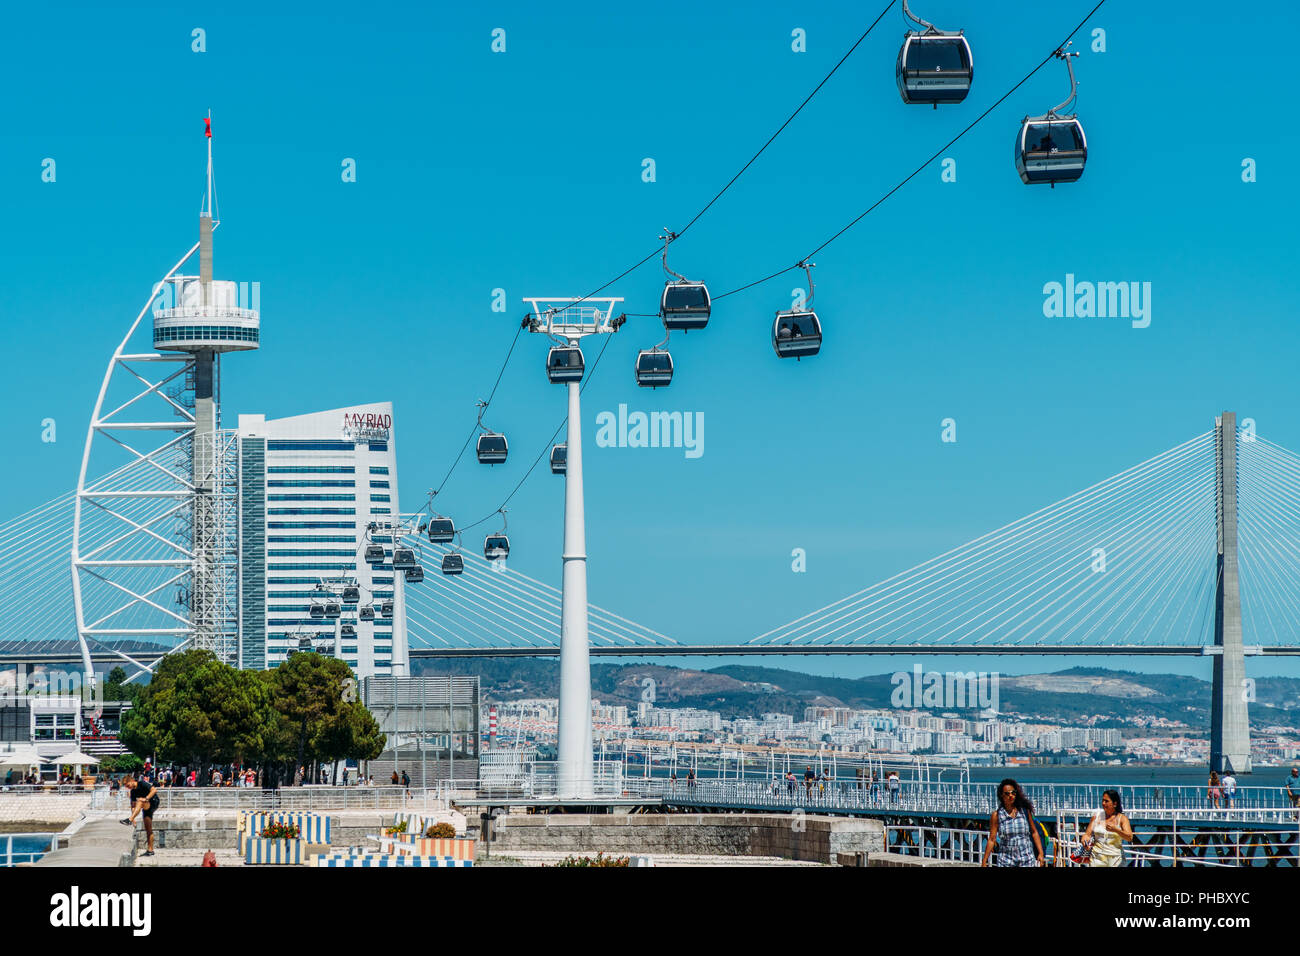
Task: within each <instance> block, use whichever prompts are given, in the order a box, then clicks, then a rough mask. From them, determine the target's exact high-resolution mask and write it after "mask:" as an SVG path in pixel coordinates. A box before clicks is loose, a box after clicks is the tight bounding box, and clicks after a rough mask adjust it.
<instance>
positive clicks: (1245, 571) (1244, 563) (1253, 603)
mask: <svg viewBox="0 0 1300 956" xmlns="http://www.w3.org/2000/svg"><path fill="white" fill-rule="evenodd" d="M1263 563H1264V561H1263V559H1261V561H1260V565H1261V567H1259V568H1258V569H1257V567H1256V562H1255V557H1254V555H1253V554H1251V553H1248V552H1246V551H1242V552H1241V553H1240V555H1239V557H1238V566H1239V568H1240V571H1241V609H1242V618H1243V627H1244V626H1245V624H1246V622H1247V621H1249V622H1251V623H1254V618H1255V615H1256V613H1260V614H1262V616H1263V618H1264V621H1265V623H1266V624H1267V625H1268V628H1269V630H1270V631H1272V632H1273V636H1274V639H1275V642H1277V643H1281V641H1280V639H1279V633H1278V630H1277V626H1276V625H1275V624H1274V623H1273V615H1272V612H1271V610H1270V609H1271V608H1272V607H1276V608H1278V609H1279V610H1280V609H1281V608H1282V606H1283V605H1284V604H1285V603H1286V601H1285V599H1284V598H1281V597H1280V596H1279V594H1278V592H1277V591H1276V590H1275V588H1274V587H1273V585H1272V583H1271V582H1270V580H1269V577H1268V575H1267V573H1266V572H1265V571H1264V570H1263V567H1262V565H1263ZM1292 613H1293V615H1295V614H1296V613H1297V612H1296V611H1293V612H1292ZM1293 619H1294V617H1293Z"/></svg>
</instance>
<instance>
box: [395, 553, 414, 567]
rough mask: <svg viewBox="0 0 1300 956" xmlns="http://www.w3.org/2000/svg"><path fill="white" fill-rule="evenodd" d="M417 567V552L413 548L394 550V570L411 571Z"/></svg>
mask: <svg viewBox="0 0 1300 956" xmlns="http://www.w3.org/2000/svg"><path fill="white" fill-rule="evenodd" d="M413 567H415V551H414V550H412V549H411V548H393V570H394V571H409V570H410V569H411V568H413Z"/></svg>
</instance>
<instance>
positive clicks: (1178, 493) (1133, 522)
mask: <svg viewBox="0 0 1300 956" xmlns="http://www.w3.org/2000/svg"><path fill="white" fill-rule="evenodd" d="M1197 483H1198V482H1197V480H1196V478H1195V477H1193V479H1192V480H1191V481H1189V482H1188V483H1187V487H1195V486H1196V484H1197ZM1165 497H1166V498H1169V499H1170V500H1172V501H1178V500H1180V499H1181V498H1184V497H1185V496H1184V495H1183V489H1182V488H1181V487H1180V488H1176V489H1173V490H1171V491H1170V492H1169V493H1168V494H1167V495H1166V496H1165ZM1162 501H1163V499H1162ZM1183 507H1184V508H1186V507H1187V504H1186V503H1185V502H1184V505H1183ZM1146 520H1147V519H1146V516H1139V517H1136V518H1132V519H1130V520H1129V521H1127V522H1126V523H1125V524H1123V525H1121V527H1120V528H1118V529H1115V531H1114V533H1115V534H1127V533H1128V532H1130V531H1136V530H1139V529H1141V528H1143V527H1148V526H1149V525H1148V524H1144V523H1143V522H1144V521H1146ZM1078 561H1079V557H1078V556H1076V555H1069V556H1066V558H1065V560H1064V561H1062V562H1060V563H1057V564H1056V565H1055V566H1053V567H1052V568H1050V569H1049V570H1048V571H1047V572H1046V574H1045V577H1046V582H1047V583H1044V584H1040V585H1039V586H1037V587H1032V586H1031V585H1032V582H1031V583H1030V584H1026V585H1024V586H1022V587H1020V588H1018V589H1017V590H1016V591H1013V592H1011V594H1009V595H1007V596H1005V597H1004V598H1003V599H1002V601H1001V602H999V603H998V604H996V605H994V606H992V607H991V608H988V609H987V610H986V611H982V612H981V613H980V614H977V615H976V616H975V617H974V618H973V619H972V618H968V619H967V620H966V621H962V622H960V623H959V624H958V625H957V626H956V628H953V629H950V630H948V631H947V632H945V633H944V634H943V635H941V636H940V637H939V638H938V639H937V640H936V643H943V642H944V640H945V639H946V638H947V637H948V636H949V635H951V634H953V633H954V631H956V630H962V629H967V628H971V627H975V626H976V625H977V622H979V621H980V620H981V619H982V618H984V617H985V615H987V614H988V613H989V612H991V611H997V610H998V609H999V608H1000V607H1001V606H1002V605H1005V604H1007V603H1009V602H1012V601H1014V600H1015V599H1016V598H1018V597H1020V596H1021V595H1024V597H1023V598H1021V602H1020V603H1021V604H1022V605H1023V604H1024V602H1026V601H1030V600H1036V599H1037V598H1038V597H1039V595H1041V597H1042V598H1043V599H1051V598H1053V597H1054V596H1055V595H1056V594H1057V593H1058V592H1059V591H1060V590H1061V589H1062V588H1063V587H1065V585H1066V582H1062V583H1061V584H1058V585H1057V586H1056V587H1055V588H1052V589H1051V590H1046V588H1047V586H1048V584H1050V583H1051V581H1052V580H1053V579H1054V578H1055V576H1057V575H1059V574H1060V573H1061V571H1062V570H1064V569H1067V568H1070V567H1077V563H1078ZM1078 586H1079V585H1078V584H1076V585H1075V587H1076V588H1077V587H1078ZM1073 590H1074V588H1071V590H1070V591H1067V592H1066V593H1067V594H1069V593H1072V592H1073ZM1044 592H1045V593H1044ZM1003 613H1005V612H1003ZM1023 613H1024V610H1021V611H1020V612H1018V613H1017V614H1016V615H1014V616H1013V617H1012V618H1011V619H1010V621H1008V622H1007V623H1008V624H1009V623H1010V622H1011V621H1014V620H1015V619H1016V618H1017V617H1019V616H1020V615H1021V614H1023ZM1000 616H1001V614H998V615H996V616H994V617H993V618H992V619H991V620H989V622H988V624H987V625H986V626H995V622H996V621H997V620H998V618H999V617H1000ZM941 626H942V625H941ZM963 639H964V638H959V639H958V640H963Z"/></svg>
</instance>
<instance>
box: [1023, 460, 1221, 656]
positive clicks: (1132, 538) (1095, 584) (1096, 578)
mask: <svg viewBox="0 0 1300 956" xmlns="http://www.w3.org/2000/svg"><path fill="white" fill-rule="evenodd" d="M1198 489H1199V490H1200V491H1201V492H1203V493H1202V494H1197V493H1196V492H1197V491H1198ZM1189 492H1190V493H1189ZM1165 497H1166V498H1168V499H1169V500H1170V502H1171V503H1172V505H1173V507H1172V509H1164V510H1162V511H1161V512H1159V513H1158V514H1157V515H1156V516H1154V517H1150V516H1148V515H1146V514H1140V515H1139V516H1138V517H1137V518H1135V519H1133V520H1131V521H1130V522H1129V523H1128V524H1127V525H1126V526H1124V527H1121V528H1114V529H1111V528H1107V529H1104V530H1103V531H1102V534H1101V535H1100V536H1092V537H1093V540H1094V542H1095V541H1096V539H1097V537H1107V536H1115V535H1119V534H1121V533H1122V534H1123V535H1124V539H1123V540H1121V541H1120V542H1119V543H1118V545H1111V546H1110V547H1109V548H1108V550H1107V554H1106V558H1107V564H1108V567H1107V571H1106V573H1105V574H1100V573H1097V572H1093V573H1091V574H1089V575H1088V576H1087V577H1084V578H1083V580H1082V582H1080V583H1078V584H1076V586H1075V588H1071V589H1070V591H1067V592H1066V593H1067V595H1068V594H1070V593H1073V591H1075V590H1076V589H1077V588H1079V587H1081V586H1084V584H1085V583H1086V585H1087V586H1086V587H1084V591H1083V592H1082V593H1081V594H1080V595H1078V598H1079V599H1081V600H1095V599H1096V598H1099V597H1101V596H1102V595H1104V594H1105V592H1107V591H1108V590H1109V589H1111V588H1112V587H1114V586H1116V585H1118V584H1119V583H1127V582H1126V581H1125V578H1124V577H1122V576H1121V575H1119V574H1116V573H1112V571H1111V569H1110V567H1109V565H1110V563H1111V562H1112V561H1113V560H1114V559H1116V558H1128V557H1129V555H1130V554H1133V555H1134V556H1135V559H1134V566H1133V567H1132V571H1131V573H1132V574H1134V575H1138V574H1140V572H1141V571H1143V570H1144V569H1145V568H1146V567H1147V565H1148V564H1149V562H1148V561H1145V560H1144V556H1146V555H1148V554H1149V553H1150V551H1151V549H1150V547H1149V543H1150V542H1151V541H1153V540H1154V541H1160V540H1164V539H1165V536H1166V534H1167V532H1168V531H1169V530H1170V526H1171V524H1172V523H1173V522H1175V521H1176V520H1179V519H1187V518H1191V517H1193V516H1194V515H1195V514H1197V513H1198V511H1200V510H1203V509H1204V508H1205V507H1206V506H1207V505H1208V503H1209V501H1210V500H1211V497H1212V496H1211V495H1210V494H1209V493H1208V492H1206V491H1205V487H1204V483H1203V482H1202V481H1201V480H1200V479H1199V477H1198V476H1193V478H1192V479H1191V480H1189V481H1187V482H1185V483H1184V484H1183V485H1182V486H1179V487H1176V488H1173V489H1171V490H1170V491H1169V492H1168V494H1167V495H1166V496H1165ZM1189 527H1190V524H1189ZM1193 530H1194V529H1193ZM1107 540H1109V537H1107ZM1144 544H1147V545H1148V548H1147V550H1145V551H1138V550H1137V548H1138V547H1139V546H1141V545H1144ZM1085 546H1086V545H1085ZM1089 565H1090V562H1089ZM1061 587H1064V583H1063V584H1062V585H1060V586H1058V587H1057V588H1056V589H1054V590H1053V591H1052V592H1050V594H1049V596H1052V595H1055V594H1056V593H1057V592H1058V591H1059V590H1060V589H1061ZM1093 588H1096V589H1097V591H1098V592H1099V593H1098V594H1096V595H1090V594H1089V591H1090V590H1091V589H1093ZM1041 590H1042V588H1041V587H1040V588H1038V589H1036V591H1034V592H1031V596H1032V594H1036V593H1037V591H1041ZM1048 606H1049V605H1048V604H1047V603H1046V602H1043V603H1040V604H1039V605H1038V610H1037V611H1035V613H1034V614H1033V615H1031V617H1030V618H1029V619H1028V620H1027V621H1026V622H1025V624H1029V623H1030V622H1032V621H1033V620H1034V619H1035V618H1037V617H1038V616H1039V615H1041V614H1042V613H1043V612H1044V611H1045V610H1046V609H1047V607H1048ZM1065 606H1066V605H1062V607H1061V608H1058V610H1057V612H1054V613H1053V614H1052V615H1051V616H1050V617H1048V618H1047V620H1046V621H1044V622H1043V624H1046V623H1047V622H1048V621H1050V620H1052V618H1053V617H1055V616H1056V614H1057V613H1059V612H1060V610H1062V609H1063V608H1064V607H1065ZM1023 613H1025V612H1024V610H1021V611H1020V612H1019V614H1017V615H1016V616H1017V617H1018V616H1019V615H1020V614H1023ZM1054 630H1055V629H1053V631H1051V632H1049V634H1050V633H1053V632H1054Z"/></svg>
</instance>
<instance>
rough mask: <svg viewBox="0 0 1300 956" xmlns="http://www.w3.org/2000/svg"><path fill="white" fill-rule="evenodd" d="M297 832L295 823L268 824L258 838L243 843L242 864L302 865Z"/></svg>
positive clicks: (300, 844) (299, 840)
mask: <svg viewBox="0 0 1300 956" xmlns="http://www.w3.org/2000/svg"><path fill="white" fill-rule="evenodd" d="M299 832H300V831H299V829H298V824H296V823H282V822H279V821H275V822H272V823H268V824H267V825H266V826H265V827H263V828H262V833H261V835H260V836H259V837H258V838H256V839H251V840H245V841H244V862H245V863H252V864H257V863H302V843H303V841H302V840H301V839H299Z"/></svg>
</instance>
